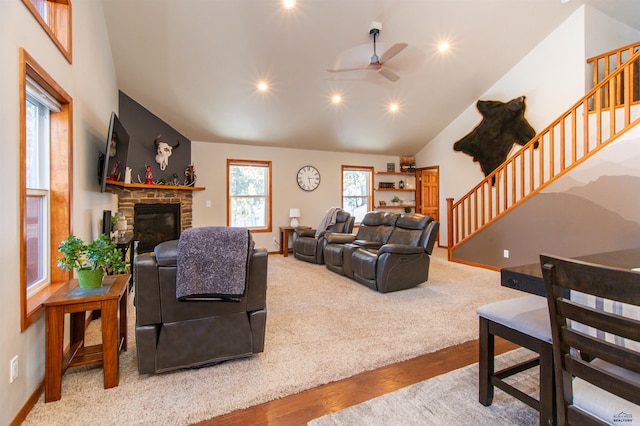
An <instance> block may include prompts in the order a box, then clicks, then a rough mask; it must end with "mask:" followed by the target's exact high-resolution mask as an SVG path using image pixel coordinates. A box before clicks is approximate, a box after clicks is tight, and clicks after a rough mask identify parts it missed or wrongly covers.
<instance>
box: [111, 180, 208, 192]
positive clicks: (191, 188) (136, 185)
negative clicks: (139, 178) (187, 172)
mask: <svg viewBox="0 0 640 426" xmlns="http://www.w3.org/2000/svg"><path fill="white" fill-rule="evenodd" d="M107 185H114V186H121V187H123V188H131V189H178V190H182V191H203V190H204V189H206V188H205V187H203V186H186V185H156V184H154V185H147V184H145V183H124V182H120V181H117V180H112V181H107Z"/></svg>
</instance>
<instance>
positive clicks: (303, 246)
mask: <svg viewBox="0 0 640 426" xmlns="http://www.w3.org/2000/svg"><path fill="white" fill-rule="evenodd" d="M354 222H355V217H353V216H351V214H350V213H349V212H346V211H344V210H341V211H339V212H338V213H337V214H336V223H334V224H332V225H329V226H328V227H327V229H326V230H325V231H322V232H321V233H320V235H318V236H316V229H311V228H296V229H295V230H294V241H293V254H294V256H295V257H296V259H300V260H304V261H306V262H311V263H317V264H320V265H322V264H324V247H325V246H326V245H327V239H326V237H325V235H326V234H327V233H346V234H348V233H350V232H351V231H353V224H354Z"/></svg>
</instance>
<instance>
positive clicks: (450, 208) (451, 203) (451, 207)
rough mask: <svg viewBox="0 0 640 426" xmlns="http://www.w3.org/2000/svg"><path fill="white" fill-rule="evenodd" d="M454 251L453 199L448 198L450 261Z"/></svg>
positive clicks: (448, 247)
mask: <svg viewBox="0 0 640 426" xmlns="http://www.w3.org/2000/svg"><path fill="white" fill-rule="evenodd" d="M452 251H453V198H447V252H448V257H447V259H448V260H451V252H452Z"/></svg>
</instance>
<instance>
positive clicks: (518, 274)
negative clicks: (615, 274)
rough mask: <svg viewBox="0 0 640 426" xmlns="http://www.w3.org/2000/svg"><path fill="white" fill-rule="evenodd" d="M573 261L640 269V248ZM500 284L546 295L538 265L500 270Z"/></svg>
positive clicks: (599, 254) (587, 256) (594, 255)
mask: <svg viewBox="0 0 640 426" xmlns="http://www.w3.org/2000/svg"><path fill="white" fill-rule="evenodd" d="M574 259H576V260H582V261H584V262H590V263H597V264H600V265H605V266H613V267H616V268H624V269H634V268H640V247H639V248H629V249H622V250H614V251H608V252H603V253H596V254H589V255H586V256H577V257H574ZM500 284H501V285H503V286H504V287H509V288H513V289H516V290H520V291H524V292H526V293H531V294H537V295H538V296H543V297H544V296H545V295H546V293H545V290H544V279H543V278H542V268H541V266H540V263H530V264H527V265H520V266H512V267H507V268H502V269H501V270H500Z"/></svg>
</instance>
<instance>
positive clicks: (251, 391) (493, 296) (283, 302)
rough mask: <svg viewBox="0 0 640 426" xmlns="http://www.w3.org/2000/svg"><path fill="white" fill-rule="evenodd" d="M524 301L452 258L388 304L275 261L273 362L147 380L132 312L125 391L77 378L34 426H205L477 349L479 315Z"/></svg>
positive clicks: (356, 287)
mask: <svg viewBox="0 0 640 426" xmlns="http://www.w3.org/2000/svg"><path fill="white" fill-rule="evenodd" d="M518 295H521V293H519V292H517V291H515V290H511V289H507V288H504V287H501V286H500V279H499V273H498V272H495V271H489V270H486V269H481V268H474V267H470V266H467V265H462V264H457V263H450V262H448V261H447V260H446V251H445V250H442V249H438V250H436V254H435V256H433V257H432V261H431V268H430V274H429V281H428V282H425V283H423V284H421V285H419V286H418V287H415V288H413V289H409V290H405V291H400V292H395V293H388V294H380V293H377V292H375V291H372V290H370V289H368V288H367V287H364V286H362V285H360V284H357V283H356V282H354V281H352V280H350V279H348V278H345V277H342V276H339V275H337V274H335V273H333V272H330V271H328V270H327V269H326V267H325V266H323V265H314V264H310V263H307V262H302V261H300V260H297V259H295V258H293V257H287V258H285V257H283V256H279V255H272V256H269V271H268V291H267V331H266V343H265V350H264V353H261V354H256V355H255V356H254V357H252V358H248V359H242V360H236V361H228V362H225V363H222V364H219V365H216V366H211V367H207V368H201V369H196V370H183V371H177V372H172V373H166V374H160V375H152V376H148V375H139V374H138V372H137V365H136V363H137V361H136V346H135V333H134V325H133V324H134V321H135V315H134V311H133V309H130V312H131V315H130V319H129V323H130V327H129V339H128V341H129V350H128V351H127V352H125V353H123V354H121V355H120V383H119V386H117V387H115V388H112V389H103V379H102V369H101V368H91V369H87V368H75V369H70V370H69V371H67V372H66V373H65V375H64V376H63V378H62V399H61V400H60V401H57V402H52V403H47V404H45V403H44V397H41V398H40V400H39V401H38V403H37V404H36V406H35V407H34V409H33V410H32V411H31V413H30V414H29V415H28V416H27V419H26V421H25V422H24V424H25V425H42V424H47V425H56V424H60V425H62V424H64V425H80V424H82V425H84V424H127V425H156V424H158V425H160V424H162V425H165V424H172V425H185V424H190V423H195V422H198V421H201V420H204V419H208V418H212V417H215V416H218V415H221V414H224V413H228V412H231V411H233V410H236V409H240V408H246V407H249V406H253V405H256V404H259V403H263V402H266V401H270V400H273V399H276V398H280V397H283V396H286V395H290V394H293V393H297V392H300V391H302V390H305V389H309V388H312V387H316V386H319V385H321V384H325V383H328V382H332V381H336V380H339V379H343V378H346V377H350V376H352V375H354V374H356V373H360V372H363V371H368V370H372V369H375V368H378V367H381V366H384V365H388V364H391V363H394V362H398V361H403V360H406V359H410V358H413V357H416V356H418V355H421V354H424V353H429V352H433V351H436V350H439V349H442V348H445V347H449V346H452V345H455V344H459V343H462V342H465V341H469V340H473V339H476V338H477V337H478V319H477V316H476V313H475V310H476V308H477V307H478V306H480V305H483V304H485V303H489V302H492V301H496V300H503V299H508V298H513V297H516V296H518ZM96 323H97V324H93V323H92V326H91V327H99V321H97V322H96ZM98 329H99V328H98ZM98 335H99V333H98Z"/></svg>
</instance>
